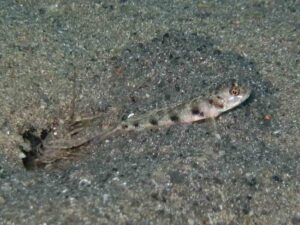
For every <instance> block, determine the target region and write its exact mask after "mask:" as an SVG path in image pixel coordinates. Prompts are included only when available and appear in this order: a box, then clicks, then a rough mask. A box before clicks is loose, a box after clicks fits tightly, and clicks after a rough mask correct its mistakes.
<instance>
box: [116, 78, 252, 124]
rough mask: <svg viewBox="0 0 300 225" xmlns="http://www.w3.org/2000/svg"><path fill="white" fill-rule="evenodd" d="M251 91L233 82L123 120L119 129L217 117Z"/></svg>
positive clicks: (238, 102)
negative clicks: (202, 95)
mask: <svg viewBox="0 0 300 225" xmlns="http://www.w3.org/2000/svg"><path fill="white" fill-rule="evenodd" d="M250 93H251V91H250V89H248V88H245V87H241V86H239V85H238V84H237V82H233V83H232V84H231V85H230V86H228V87H225V88H222V89H220V90H218V91H217V92H216V93H215V94H213V95H211V96H208V97H206V98H203V97H197V98H194V99H192V100H191V101H189V102H186V103H181V104H178V105H175V106H173V107H169V108H165V109H160V110H154V111H152V112H149V113H146V114H145V115H143V116H141V117H137V118H135V117H131V118H129V119H128V120H127V121H124V122H122V123H121V124H120V125H119V126H118V128H117V129H118V130H142V129H146V128H154V127H159V126H170V125H174V124H179V123H193V122H197V121H200V120H204V119H208V118H215V117H218V116H219V115H220V114H221V113H223V112H226V111H228V110H230V109H233V108H235V107H236V106H238V105H240V104H241V103H242V102H244V101H245V100H246V99H247V98H248V97H249V96H250Z"/></svg>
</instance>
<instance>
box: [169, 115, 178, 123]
mask: <svg viewBox="0 0 300 225" xmlns="http://www.w3.org/2000/svg"><path fill="white" fill-rule="evenodd" d="M170 120H172V121H173V122H178V121H179V116H178V115H176V114H171V115H170Z"/></svg>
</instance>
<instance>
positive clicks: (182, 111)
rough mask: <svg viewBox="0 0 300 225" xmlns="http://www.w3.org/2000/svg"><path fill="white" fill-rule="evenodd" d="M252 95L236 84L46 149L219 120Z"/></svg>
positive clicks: (69, 147) (62, 140)
mask: <svg viewBox="0 0 300 225" xmlns="http://www.w3.org/2000/svg"><path fill="white" fill-rule="evenodd" d="M250 93H251V90H250V88H247V87H243V86H239V85H238V83H237V82H233V83H232V84H231V85H228V86H225V87H224V88H222V89H219V90H218V91H217V92H216V93H215V94H212V95H210V96H207V97H204V98H203V97H198V98H194V99H192V100H191V101H189V102H186V103H180V104H178V105H175V106H172V107H169V108H164V109H159V110H154V111H150V112H148V113H145V114H144V115H142V116H133V117H130V118H129V119H127V120H126V121H123V122H121V123H120V124H119V125H118V126H116V127H114V128H112V129H109V130H105V131H101V130H100V131H96V132H88V134H86V135H82V136H78V135H77V136H76V137H75V138H66V139H58V140H51V141H49V142H45V143H43V145H44V147H45V148H46V149H47V148H50V149H71V148H75V147H78V146H81V145H83V144H85V143H87V142H89V141H91V140H93V139H96V138H99V139H100V141H102V140H104V139H106V138H107V137H109V136H110V135H112V134H114V133H116V132H117V131H139V130H144V129H147V128H156V127H162V126H171V125H175V124H183V123H185V124H187V123H193V122H197V121H201V120H205V119H209V118H216V117H218V116H219V115H220V114H222V113H223V112H226V111H228V110H231V109H233V108H235V107H237V106H238V105H240V104H241V103H243V102H244V101H245V100H246V99H248V97H249V96H250Z"/></svg>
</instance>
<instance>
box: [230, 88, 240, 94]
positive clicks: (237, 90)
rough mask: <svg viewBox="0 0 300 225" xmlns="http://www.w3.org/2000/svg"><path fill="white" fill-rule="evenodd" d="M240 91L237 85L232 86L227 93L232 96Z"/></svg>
mask: <svg viewBox="0 0 300 225" xmlns="http://www.w3.org/2000/svg"><path fill="white" fill-rule="evenodd" d="M240 92H241V91H240V88H239V87H237V86H233V87H232V88H231V89H230V91H229V93H230V94H231V95H233V96H238V95H239V94H240Z"/></svg>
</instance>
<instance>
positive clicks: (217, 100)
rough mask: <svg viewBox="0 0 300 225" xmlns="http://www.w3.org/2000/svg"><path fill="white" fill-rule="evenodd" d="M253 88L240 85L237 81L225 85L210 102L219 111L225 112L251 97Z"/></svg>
mask: <svg viewBox="0 0 300 225" xmlns="http://www.w3.org/2000/svg"><path fill="white" fill-rule="evenodd" d="M250 94H251V89H250V88H248V87H246V86H240V85H238V83H237V82H236V81H234V82H232V84H231V85H228V86H226V87H223V88H222V89H220V90H219V91H217V93H216V94H215V95H214V96H213V97H212V98H211V99H210V100H209V103H210V104H211V105H213V106H214V107H215V109H216V110H217V111H218V112H219V113H222V112H225V111H228V110H230V109H232V108H235V107H236V106H238V105H240V104H241V103H243V102H244V101H245V100H246V99H248V98H249V96H250Z"/></svg>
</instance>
